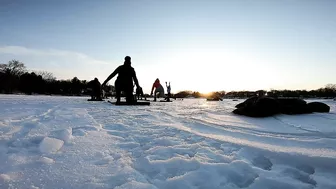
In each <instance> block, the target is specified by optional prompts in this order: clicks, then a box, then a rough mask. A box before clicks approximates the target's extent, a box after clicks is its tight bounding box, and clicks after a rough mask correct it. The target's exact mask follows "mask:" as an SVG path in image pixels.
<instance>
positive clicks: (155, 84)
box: [151, 78, 165, 101]
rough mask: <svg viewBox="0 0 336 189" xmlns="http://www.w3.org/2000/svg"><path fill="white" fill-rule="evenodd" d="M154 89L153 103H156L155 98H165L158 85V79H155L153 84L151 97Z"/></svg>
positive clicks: (160, 86)
mask: <svg viewBox="0 0 336 189" xmlns="http://www.w3.org/2000/svg"><path fill="white" fill-rule="evenodd" d="M154 88H155V91H154V101H156V98H157V97H165V95H164V88H163V87H162V85H161V84H160V80H159V78H157V79H156V80H155V82H154V83H153V86H152V90H151V95H153V90H154Z"/></svg>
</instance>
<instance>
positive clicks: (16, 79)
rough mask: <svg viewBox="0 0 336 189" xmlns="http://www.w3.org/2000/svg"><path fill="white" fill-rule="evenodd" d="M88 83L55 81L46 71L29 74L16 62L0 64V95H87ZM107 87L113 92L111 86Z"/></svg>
mask: <svg viewBox="0 0 336 189" xmlns="http://www.w3.org/2000/svg"><path fill="white" fill-rule="evenodd" d="M88 82H89V81H86V80H79V79H78V78H77V77H74V78H73V79H68V80H57V79H56V77H54V76H53V74H52V73H50V72H46V71H36V72H34V71H31V72H29V71H28V70H27V69H26V66H25V65H24V63H22V62H20V61H18V60H11V61H9V62H8V63H7V64H0V93H4V94H13V93H25V94H55V95H77V96H78V95H89V94H90V91H89V90H88V86H87V84H88ZM107 87H110V89H111V91H113V90H114V87H113V86H110V85H108V86H107Z"/></svg>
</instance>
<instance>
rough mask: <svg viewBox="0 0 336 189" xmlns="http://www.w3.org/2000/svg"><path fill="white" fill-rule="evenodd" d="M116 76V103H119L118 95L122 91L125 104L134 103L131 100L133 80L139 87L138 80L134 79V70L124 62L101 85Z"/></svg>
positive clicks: (132, 99)
mask: <svg viewBox="0 0 336 189" xmlns="http://www.w3.org/2000/svg"><path fill="white" fill-rule="evenodd" d="M116 74H118V77H117V79H116V81H115V84H114V85H115V90H116V97H117V102H120V94H121V91H124V93H125V96H126V102H128V103H132V102H133V101H134V98H133V80H134V82H135V84H136V85H137V87H139V83H138V79H137V77H136V74H135V71H134V68H133V67H132V66H131V65H130V63H129V64H127V63H126V62H125V64H124V65H121V66H119V67H118V68H117V69H115V70H114V72H113V73H112V74H111V75H110V76H109V77H108V78H107V79H106V80H105V81H104V83H103V85H105V84H106V83H107V82H108V81H109V80H110V79H112V78H113V77H114V76H115V75H116Z"/></svg>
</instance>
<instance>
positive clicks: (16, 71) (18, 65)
mask: <svg viewBox="0 0 336 189" xmlns="http://www.w3.org/2000/svg"><path fill="white" fill-rule="evenodd" d="M0 71H1V72H4V73H7V74H10V75H13V76H20V75H22V74H23V73H24V72H25V71H26V66H25V65H24V64H23V63H22V62H20V61H18V60H11V61H9V62H8V64H0Z"/></svg>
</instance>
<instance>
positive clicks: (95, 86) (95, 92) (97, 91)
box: [87, 79, 102, 100]
mask: <svg viewBox="0 0 336 189" xmlns="http://www.w3.org/2000/svg"><path fill="white" fill-rule="evenodd" d="M87 86H88V88H90V89H91V99H92V100H101V99H102V98H101V96H102V88H101V84H100V82H99V81H98V79H94V80H92V81H90V82H88V84H87Z"/></svg>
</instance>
